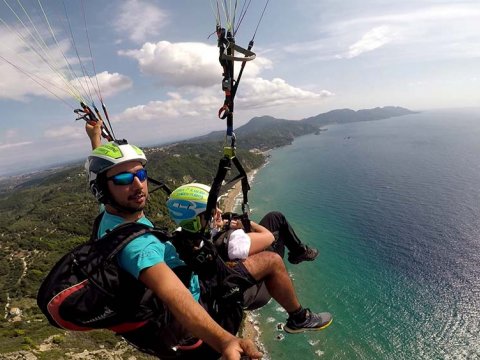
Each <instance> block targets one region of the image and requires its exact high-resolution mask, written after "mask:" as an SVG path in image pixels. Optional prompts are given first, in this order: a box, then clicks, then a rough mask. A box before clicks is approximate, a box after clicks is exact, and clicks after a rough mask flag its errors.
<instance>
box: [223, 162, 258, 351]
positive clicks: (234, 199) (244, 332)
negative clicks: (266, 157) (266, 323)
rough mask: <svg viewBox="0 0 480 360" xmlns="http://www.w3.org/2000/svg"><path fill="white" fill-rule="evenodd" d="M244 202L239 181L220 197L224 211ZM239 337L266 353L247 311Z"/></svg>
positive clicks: (250, 313) (235, 207) (250, 173)
mask: <svg viewBox="0 0 480 360" xmlns="http://www.w3.org/2000/svg"><path fill="white" fill-rule="evenodd" d="M257 171H258V169H255V170H252V171H251V172H249V173H248V180H249V182H251V181H252V180H253V178H254V177H255V174H256V173H257ZM241 200H242V184H241V181H237V182H236V183H235V184H234V185H233V186H232V187H231V188H230V189H229V190H228V191H227V192H226V193H224V194H223V195H222V196H221V197H220V204H221V207H222V209H224V211H231V212H234V211H235V210H236V209H237V207H238V206H239V205H240V202H241ZM239 336H240V337H242V338H244V339H249V340H252V341H253V342H254V343H255V344H256V345H257V347H258V348H259V349H260V351H262V352H263V353H265V347H264V345H263V344H262V343H261V342H260V331H259V328H258V320H256V319H255V316H254V314H252V312H251V311H245V317H244V319H243V323H242V325H241V327H240V330H239Z"/></svg>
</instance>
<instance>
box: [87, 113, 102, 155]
mask: <svg viewBox="0 0 480 360" xmlns="http://www.w3.org/2000/svg"><path fill="white" fill-rule="evenodd" d="M102 125H103V121H102V120H100V119H99V120H98V121H97V122H96V123H95V124H94V125H91V124H89V123H88V122H86V123H85V131H86V132H87V135H88V137H89V138H90V143H91V144H92V150H95V149H96V148H97V147H99V146H100V145H102Z"/></svg>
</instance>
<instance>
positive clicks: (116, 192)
mask: <svg viewBox="0 0 480 360" xmlns="http://www.w3.org/2000/svg"><path fill="white" fill-rule="evenodd" d="M142 169H143V165H142V163H140V162H139V161H129V162H126V163H123V164H120V165H116V166H114V167H113V168H111V169H110V170H108V171H107V178H111V177H112V176H115V175H118V174H121V173H130V174H135V173H137V171H139V170H142ZM108 190H109V192H110V195H111V196H112V197H113V199H114V200H115V202H116V203H117V204H118V205H120V206H121V207H123V208H124V209H128V210H130V211H131V212H136V211H142V210H143V209H144V208H145V205H146V202H147V197H148V186H147V180H146V179H145V180H144V181H143V182H142V181H141V180H140V179H139V178H138V177H137V176H134V177H133V182H132V183H131V184H126V185H116V184H115V183H114V181H113V180H112V179H110V180H108Z"/></svg>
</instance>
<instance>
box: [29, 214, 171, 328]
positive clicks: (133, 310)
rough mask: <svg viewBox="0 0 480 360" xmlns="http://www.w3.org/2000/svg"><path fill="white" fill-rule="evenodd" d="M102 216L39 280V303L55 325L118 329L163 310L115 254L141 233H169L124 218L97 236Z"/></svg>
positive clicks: (142, 321)
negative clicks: (86, 237)
mask: <svg viewBox="0 0 480 360" xmlns="http://www.w3.org/2000/svg"><path fill="white" fill-rule="evenodd" d="M102 216H103V214H100V215H99V216H98V217H97V219H96V220H95V224H94V229H93V232H92V236H91V238H90V241H88V242H86V243H84V244H81V245H79V246H77V247H76V248H74V249H73V250H71V251H70V252H69V253H67V254H66V255H64V256H63V257H62V258H61V259H60V260H59V261H58V262H57V263H56V264H55V265H54V267H53V268H52V269H51V271H50V273H49V274H48V275H47V277H46V278H45V280H44V281H43V282H42V284H41V286H40V289H39V291H38V294H37V304H38V306H39V308H40V309H41V310H42V312H43V313H44V314H45V316H46V317H47V319H48V321H49V322H50V324H52V325H53V326H56V327H59V328H63V329H67V330H76V331H84V330H91V329H110V330H113V331H115V332H118V333H122V332H125V331H130V330H133V329H135V328H138V327H140V326H143V325H144V324H145V323H146V321H147V320H148V319H151V318H152V317H156V318H161V317H163V314H164V313H165V308H164V306H163V304H162V303H161V302H160V301H159V300H158V299H157V298H156V297H155V295H154V294H153V292H152V291H151V290H149V289H147V288H146V287H145V286H144V285H143V284H142V283H141V282H140V281H138V280H136V279H135V278H134V277H133V276H132V275H130V274H129V273H127V272H126V271H124V270H122V269H120V268H119V266H118V265H117V259H116V255H117V254H118V253H119V252H120V251H121V250H122V249H123V248H124V247H125V246H126V245H127V244H128V243H129V242H130V241H132V240H133V239H135V238H137V237H138V236H141V235H143V234H145V233H152V232H153V231H155V235H156V236H157V237H158V238H159V240H160V241H167V240H168V236H167V234H165V233H162V232H161V231H158V230H154V229H152V228H150V227H148V226H146V225H143V224H139V223H125V224H122V225H120V226H118V227H116V228H115V229H113V230H112V231H110V232H109V233H107V234H106V235H105V236H103V237H102V238H100V239H98V238H97V231H98V224H99V223H100V221H101V218H102Z"/></svg>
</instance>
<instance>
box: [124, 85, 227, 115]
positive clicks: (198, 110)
mask: <svg viewBox="0 0 480 360" xmlns="http://www.w3.org/2000/svg"><path fill="white" fill-rule="evenodd" d="M207 92H208V91H205V93H203V94H201V95H197V96H194V97H193V98H186V97H182V95H180V94H179V93H169V94H168V96H169V99H167V100H164V101H160V100H158V101H150V102H149V103H147V104H146V105H138V106H135V107H131V108H128V109H126V110H125V111H124V112H123V113H122V114H120V115H119V116H118V117H117V118H116V119H115V120H116V121H138V120H141V121H158V122H161V121H163V119H165V118H175V119H178V118H185V117H191V118H194V117H200V116H206V115H208V114H209V113H211V112H212V111H214V110H215V109H216V107H217V105H218V104H219V102H220V101H219V97H215V96H212V95H209V94H207ZM218 107H220V106H218Z"/></svg>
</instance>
